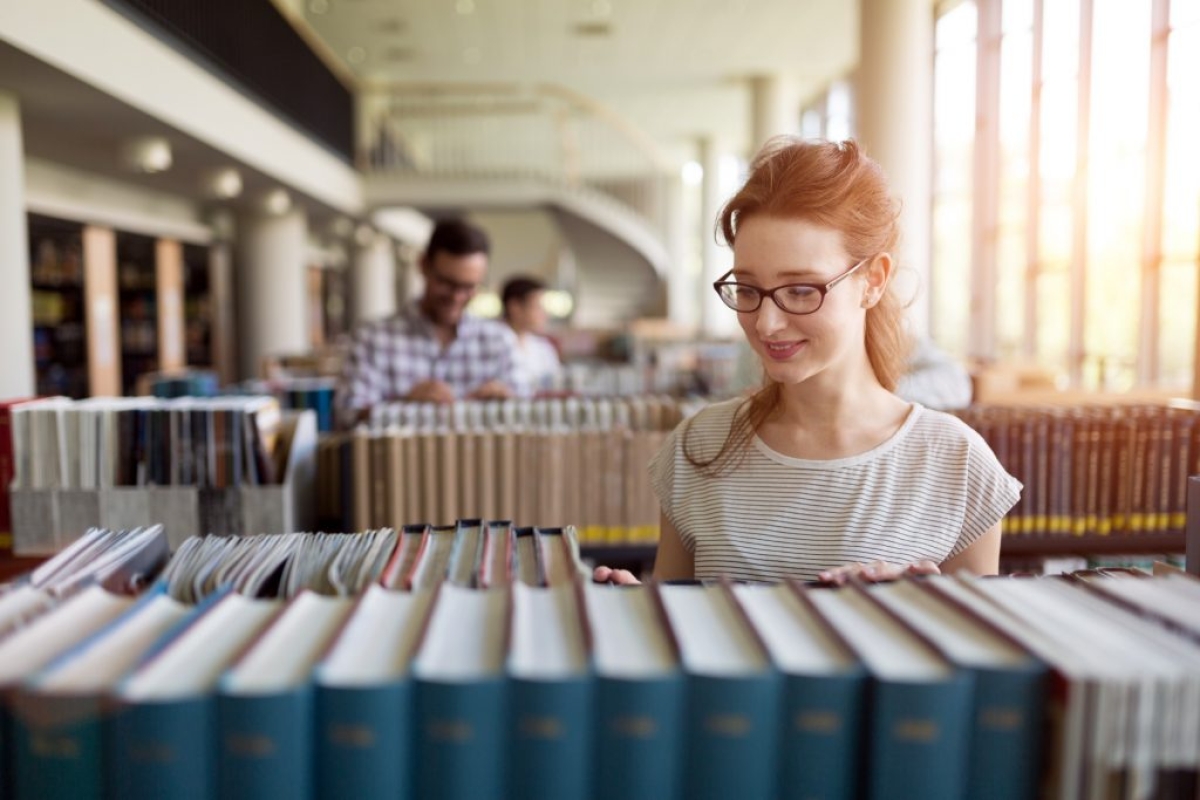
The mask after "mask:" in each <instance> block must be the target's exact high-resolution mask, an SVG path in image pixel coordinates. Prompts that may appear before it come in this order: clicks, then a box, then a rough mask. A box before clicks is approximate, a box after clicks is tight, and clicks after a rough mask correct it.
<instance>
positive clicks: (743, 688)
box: [684, 672, 916, 800]
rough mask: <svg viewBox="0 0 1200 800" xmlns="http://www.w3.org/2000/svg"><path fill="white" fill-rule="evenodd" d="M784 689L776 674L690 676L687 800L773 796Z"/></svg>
mask: <svg viewBox="0 0 1200 800" xmlns="http://www.w3.org/2000/svg"><path fill="white" fill-rule="evenodd" d="M780 683H781V681H780V680H779V676H778V674H776V673H774V672H764V673H763V674H761V675H758V676H752V677H745V678H716V677H707V676H702V675H693V676H690V678H689V680H688V711H687V736H688V742H687V752H688V759H687V762H688V772H687V777H686V783H685V791H684V796H685V797H687V798H688V800H720V799H721V798H729V797H737V798H739V800H768V798H772V797H773V796H774V794H775V782H776V777H775V764H776V748H777V747H778V732H779V701H780V693H781V687H780ZM915 796H916V795H914V797H915Z"/></svg>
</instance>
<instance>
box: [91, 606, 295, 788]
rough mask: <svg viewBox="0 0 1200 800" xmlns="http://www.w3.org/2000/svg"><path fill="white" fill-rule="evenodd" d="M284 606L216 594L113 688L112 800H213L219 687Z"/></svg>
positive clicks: (110, 751) (215, 786) (110, 785)
mask: <svg viewBox="0 0 1200 800" xmlns="http://www.w3.org/2000/svg"><path fill="white" fill-rule="evenodd" d="M282 605H283V604H282V603H281V602H279V601H276V600H255V599H252V598H248V597H244V596H242V595H240V594H237V593H235V592H229V591H225V592H219V593H217V594H214V595H212V596H211V597H209V598H208V599H207V600H206V601H204V602H203V603H202V604H201V605H199V606H198V607H197V610H196V613H195V614H194V615H193V616H191V617H189V619H188V620H187V622H186V623H185V624H183V625H181V626H179V627H178V628H177V629H176V630H174V631H172V632H171V633H169V634H167V635H166V636H165V637H164V638H163V639H161V640H160V641H159V642H158V643H157V644H156V645H155V646H154V647H153V648H152V650H151V651H150V652H149V653H147V655H146V657H145V658H144V659H143V660H142V661H141V663H139V664H138V666H137V667H136V668H135V669H134V670H133V671H132V672H130V673H129V674H128V675H126V676H125V678H124V679H123V680H122V681H121V682H120V684H118V686H117V687H116V690H115V692H114V701H115V707H116V710H115V712H114V716H113V721H112V732H113V735H112V739H111V744H110V747H109V750H108V753H109V755H110V760H111V770H110V771H109V778H108V782H107V786H108V789H109V792H110V797H112V798H113V800H134V799H135V798H154V797H168V796H169V797H172V798H178V800H207V798H211V797H215V796H217V795H216V791H217V784H216V765H217V707H216V695H215V689H216V685H217V682H218V680H219V679H220V676H221V675H222V674H223V673H224V672H225V670H226V669H227V668H228V667H229V666H230V665H231V664H232V663H233V661H234V660H235V659H236V658H237V657H238V655H239V654H241V653H242V652H244V651H245V649H246V648H247V647H249V646H250V645H251V644H252V643H253V641H254V639H255V638H256V637H257V636H258V635H259V634H260V633H261V632H262V630H264V629H265V628H266V626H267V625H269V624H270V622H271V620H273V619H274V618H275V616H276V615H277V614H278V613H279V611H280V609H281V608H282Z"/></svg>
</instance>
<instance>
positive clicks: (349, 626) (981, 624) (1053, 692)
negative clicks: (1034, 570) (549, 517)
mask: <svg viewBox="0 0 1200 800" xmlns="http://www.w3.org/2000/svg"><path fill="white" fill-rule="evenodd" d="M355 537H357V538H355ZM439 537H444V538H439ZM556 537H557V538H556ZM569 540H570V532H569V531H564V532H562V533H554V532H543V533H541V534H538V533H535V532H532V531H530V532H526V533H521V532H520V531H519V529H514V528H512V527H511V526H506V525H505V524H503V523H496V524H491V525H489V524H487V523H484V522H482V521H479V522H477V521H463V523H462V524H460V525H457V526H456V528H455V531H454V533H453V535H452V536H451V535H449V534H448V532H443V531H438V530H436V529H431V528H426V527H424V526H413V527H411V528H409V529H407V530H405V531H403V532H401V533H398V534H396V533H392V532H387V533H381V532H373V533H370V534H359V535H352V536H351V537H350V538H345V539H338V540H329V542H326V543H325V544H330V542H333V541H336V542H338V545H337V546H336V547H335V549H347V548H349V549H355V550H356V551H358V554H357V555H355V556H346V557H345V559H344V560H339V559H336V558H335V559H334V560H332V561H331V560H329V559H328V558H326V556H325V555H323V554H322V552H321V551H322V549H323V546H317V545H316V541H317V540H315V539H314V540H312V542H313V546H312V547H310V548H309V549H306V550H303V551H301V550H299V549H296V548H295V546H294V545H293V544H289V543H288V542H285V540H283V539H277V540H275V541H274V542H273V544H272V543H268V542H267V541H266V540H265V539H264V541H262V542H260V544H259V549H260V554H261V555H263V556H264V557H265V554H266V552H267V551H268V550H270V549H272V548H273V547H285V546H286V547H291V548H292V550H291V553H292V555H291V557H290V558H287V559H283V563H280V561H279V560H278V559H277V558H275V557H272V558H275V560H272V558H266V559H265V560H262V559H258V560H259V561H260V562H261V563H262V564H266V563H268V562H269V563H270V564H272V566H261V568H260V569H255V568H249V572H256V571H263V570H266V571H268V572H273V573H274V572H278V573H279V574H280V575H281V576H282V575H283V573H284V571H286V570H287V569H288V567H287V563H289V562H290V561H291V560H293V559H296V558H303V559H307V558H315V559H316V560H317V561H318V562H320V563H321V564H323V565H326V567H329V569H326V570H325V574H326V575H331V574H332V572H333V570H332V566H331V565H332V564H334V563H340V564H341V569H340V572H341V574H342V575H344V576H346V575H352V576H356V578H355V580H358V578H359V577H362V576H375V575H378V579H375V578H374V577H370V578H369V579H365V580H364V581H363V583H361V584H356V585H355V586H353V587H351V586H349V585H346V586H344V587H343V588H345V589H346V590H347V593H346V594H342V593H340V591H331V592H330V593H328V594H322V593H321V592H319V591H316V590H314V589H312V588H300V589H299V590H298V591H294V590H289V591H287V592H280V591H279V586H278V585H277V586H276V591H275V592H274V593H271V592H267V593H266V594H267V596H261V593H259V592H258V588H261V587H262V585H263V584H262V583H260V582H258V581H248V582H245V583H241V582H239V580H238V579H236V578H233V577H231V578H230V579H229V580H228V581H225V582H224V583H222V581H220V580H218V581H216V583H217V584H218V585H217V586H216V588H215V589H214V590H212V591H209V590H207V589H205V590H204V591H203V592H201V594H202V595H203V596H202V597H201V598H199V599H200V602H199V603H198V604H196V605H193V604H191V603H189V602H184V601H182V600H181V599H180V598H179V597H177V596H176V591H175V589H174V588H172V585H171V584H172V583H173V582H180V581H183V582H186V583H190V584H192V585H193V586H194V585H197V580H198V578H199V576H200V575H201V574H202V573H204V572H205V571H206V567H205V564H204V559H203V558H202V557H201V555H200V553H201V549H202V548H203V547H204V546H205V545H203V544H198V545H193V546H192V548H191V549H189V551H188V553H186V554H185V553H183V552H181V553H180V554H178V555H177V556H176V558H177V559H180V560H181V561H187V562H188V563H187V565H186V566H184V565H181V564H180V563H177V562H172V564H170V565H169V566H168V567H167V571H166V577H165V579H164V580H162V581H159V582H158V583H157V584H156V585H155V587H154V588H153V589H151V590H150V591H148V592H146V593H144V594H143V595H142V596H141V597H140V599H137V600H133V599H131V598H129V597H125V596H120V595H115V594H112V593H111V592H109V591H108V590H107V589H105V588H103V587H101V586H98V585H94V586H92V587H90V588H84V589H77V590H76V591H75V592H74V593H72V594H70V596H69V597H68V598H67V599H65V600H63V601H61V602H59V603H58V604H51V605H49V606H48V607H46V608H40V609H38V608H32V607H31V606H30V605H29V604H27V603H26V604H22V615H21V622H20V623H19V624H13V625H6V623H5V621H4V620H5V616H6V613H7V611H6V609H8V608H9V604H8V601H6V599H5V598H7V597H9V596H10V594H11V592H13V591H16V590H17V589H15V588H9V589H8V590H7V591H5V592H4V593H0V632H2V633H0V686H3V687H4V691H5V697H6V698H7V701H8V702H6V703H5V705H4V706H3V713H4V720H3V727H0V732H2V733H0V738H2V742H0V765H2V766H0V786H3V787H5V789H4V790H0V791H7V793H8V794H7V795H6V797H17V798H26V797H30V798H32V797H38V798H42V797H68V796H69V797H81V798H84V797H102V796H103V797H121V798H123V797H186V798H191V797H195V798H210V797H222V798H226V797H230V798H239V797H247V798H250V797H254V798H259V797H266V796H270V797H314V796H315V797H421V798H463V800H466V798H471V800H479V799H480V798H483V799H486V798H504V797H520V798H547V800H548V799H549V798H555V799H556V800H575V799H578V800H583V799H584V798H589V797H596V796H601V795H611V796H614V797H622V798H626V797H632V798H685V797H686V798H702V799H707V798H714V800H715V798H729V797H739V798H743V797H745V798H764V799H766V798H807V797H826V798H856V797H867V798H872V800H891V799H892V798H895V799H896V800H899V799H900V798H904V799H905V800H909V799H911V798H922V799H923V800H943V799H945V800H950V799H951V798H963V797H997V798H1033V797H1047V798H1061V799H1062V800H1077V798H1097V800H1099V799H1100V798H1109V797H1118V796H1120V797H1125V796H1128V797H1165V798H1175V797H1179V798H1183V797H1192V796H1194V794H1195V790H1196V785H1197V774H1198V773H1200V623H1198V622H1197V620H1200V582H1197V581H1196V580H1195V579H1193V578H1191V577H1188V576H1183V575H1175V576H1167V577H1159V578H1151V577H1149V576H1145V575H1140V574H1134V573H1126V572H1118V573H1112V574H1107V573H1086V574H1080V575H1075V576H1068V577H1063V578H1026V579H1017V578H990V579H988V578H984V579H980V578H971V577H964V576H959V577H951V576H932V577H924V578H908V579H904V580H900V581H896V582H893V583H885V584H875V585H864V584H851V585H848V586H844V587H840V588H828V587H818V586H812V585H800V584H796V583H780V584H757V585H756V584H738V585H731V584H729V583H724V582H717V583H710V584H698V583H687V584H647V585H641V586H609V585H597V584H592V583H590V582H588V581H586V580H585V579H584V578H583V576H582V575H581V574H580V571H579V570H578V568H577V566H576V565H575V563H574V561H573V556H572V551H571V548H570V546H569V544H570V542H569ZM447 542H448V544H447ZM389 543H390V549H391V553H390V554H389V556H388V558H387V559H384V558H383V553H384V552H385V551H387V550H388V549H389ZM301 552H303V553H305V555H303V556H299V555H298V554H299V553H301ZM75 555H76V556H78V555H80V554H79V553H76V554H75ZM527 556H528V558H526V557H527ZM73 558H74V557H73ZM73 558H72V559H67V560H73ZM214 559H215V560H216V561H217V562H218V564H216V565H212V566H213V568H215V569H217V570H218V571H221V570H224V571H225V572H227V573H229V574H231V575H235V574H241V573H243V572H245V570H240V569H238V568H237V565H238V564H244V562H245V561H246V560H247V559H246V557H245V555H244V554H243V556H242V557H240V558H239V557H232V556H227V557H223V556H214ZM464 559H465V560H464ZM249 560H251V561H254V560H256V559H249ZM539 561H540V562H541V563H542V564H543V569H542V571H541V572H540V573H539V572H538V571H537V570H536V569H534V570H530V569H528V568H527V567H522V566H521V564H523V563H529V564H534V565H536V564H537V563H538V562H539ZM423 562H424V564H423V565H422V563H423ZM381 564H382V566H380V565H381ZM555 564H557V566H554V565H555ZM60 566H61V564H60ZM292 569H299V570H300V571H299V573H298V574H305V575H307V574H315V573H318V572H322V570H321V569H315V570H307V569H303V568H300V567H292ZM304 582H305V581H304V580H299V581H298V582H297V583H296V585H297V586H299V585H300V584H302V583H304ZM282 583H288V584H290V583H291V581H290V580H287V581H282ZM350 583H354V581H351V582H350ZM199 584H200V585H203V584H204V581H200V582H199ZM331 584H332V581H331ZM398 585H404V586H406V587H407V590H406V591H394V590H392V589H390V588H388V587H389V586H398ZM234 586H241V587H242V588H247V587H257V588H255V589H254V591H255V592H256V594H254V595H248V594H242V593H240V592H238V591H234V590H232V587H234ZM360 587H365V588H361V591H359V588H360ZM289 593H290V597H288V598H287V599H284V595H285V594H289ZM14 605H16V604H14Z"/></svg>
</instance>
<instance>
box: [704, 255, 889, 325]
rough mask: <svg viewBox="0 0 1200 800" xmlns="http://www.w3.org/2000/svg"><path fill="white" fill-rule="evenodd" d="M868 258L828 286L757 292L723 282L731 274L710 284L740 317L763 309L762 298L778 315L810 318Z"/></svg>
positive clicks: (786, 286) (791, 286)
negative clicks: (828, 295) (808, 315)
mask: <svg viewBox="0 0 1200 800" xmlns="http://www.w3.org/2000/svg"><path fill="white" fill-rule="evenodd" d="M871 258H872V256H867V257H866V258H864V259H863V260H862V261H860V262H858V263H857V264H855V265H854V266H853V267H851V268H850V269H848V270H846V271H845V272H843V273H842V274H841V275H838V276H837V277H836V278H834V279H833V280H831V281H830V282H829V283H826V284H820V283H787V284H784V285H783V286H776V287H775V288H774V289H760V288H758V287H757V286H751V285H750V284H748V283H738V282H737V281H731V280H726V279H727V278H728V277H729V276H730V275H732V274H733V270H730V271H729V272H727V273H725V274H724V275H722V276H721V280H719V281H717V282H716V283H714V284H713V288H714V289H716V290H717V296H718V297H720V298H721V302H722V303H724V304H725V305H727V306H729V307H730V308H732V309H733V310H734V311H736V312H738V313H739V314H750V313H752V312H755V311H758V309H759V308H761V307H762V303H763V298H766V297H769V298H771V299H772V300H774V301H775V305H777V306H779V308H780V310H781V311H785V312H787V313H788V314H812V313H814V312H815V311H817V310H818V309H820V308H821V305H822V304H823V303H824V302H825V295H827V294H829V290H830V289H832V288H833V287H835V286H837V285H838V284H839V283H841V282H842V281H844V280H846V278H849V277H850V276H851V275H853V274H854V271H855V270H856V269H858V268H859V267H861V266H862V265H863V264H866V263H867V262H868V261H870V260H871Z"/></svg>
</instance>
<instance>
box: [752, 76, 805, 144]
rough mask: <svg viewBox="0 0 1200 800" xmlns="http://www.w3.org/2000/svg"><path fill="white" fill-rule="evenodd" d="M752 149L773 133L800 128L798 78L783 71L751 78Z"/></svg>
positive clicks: (791, 131) (795, 130)
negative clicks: (796, 79)
mask: <svg viewBox="0 0 1200 800" xmlns="http://www.w3.org/2000/svg"><path fill="white" fill-rule="evenodd" d="M749 89H750V152H749V153H748V154H747V157H748V158H753V157H754V154H755V153H757V152H758V149H759V148H760V147H762V146H763V143H765V142H766V141H767V140H768V139H770V138H771V137H772V136H778V135H779V134H782V133H787V134H794V133H796V132H797V131H799V129H800V96H799V93H798V92H797V91H796V86H795V82H794V81H791V80H789V79H788V78H786V77H784V76H782V75H756V76H754V77H752V78H750V81H749Z"/></svg>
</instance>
